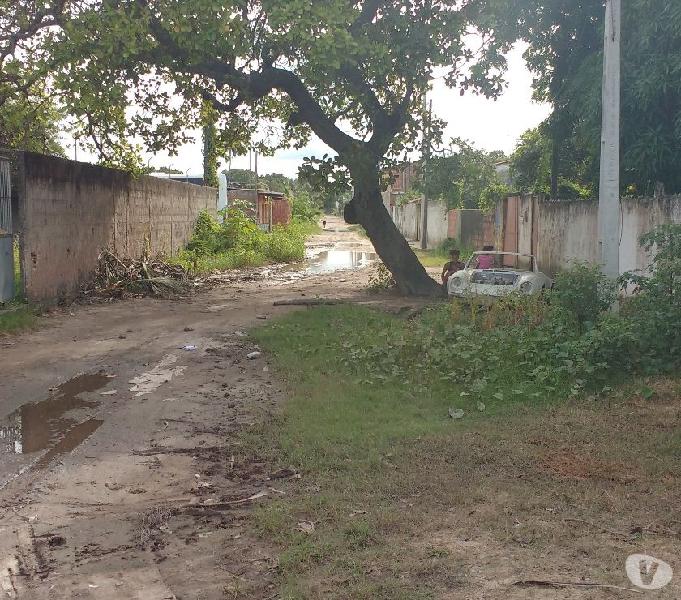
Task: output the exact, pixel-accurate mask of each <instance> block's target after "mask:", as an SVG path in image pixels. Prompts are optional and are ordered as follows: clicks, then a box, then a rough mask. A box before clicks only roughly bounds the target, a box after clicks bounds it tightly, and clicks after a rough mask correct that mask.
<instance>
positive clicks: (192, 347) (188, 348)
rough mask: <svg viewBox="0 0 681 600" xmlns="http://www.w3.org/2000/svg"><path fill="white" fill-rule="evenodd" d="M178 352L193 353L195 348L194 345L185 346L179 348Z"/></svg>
mask: <svg viewBox="0 0 681 600" xmlns="http://www.w3.org/2000/svg"><path fill="white" fill-rule="evenodd" d="M180 350H186V351H187V352H194V350H196V346H195V345H194V344H187V345H186V346H181V347H180Z"/></svg>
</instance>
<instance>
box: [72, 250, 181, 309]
mask: <svg viewBox="0 0 681 600" xmlns="http://www.w3.org/2000/svg"><path fill="white" fill-rule="evenodd" d="M192 287H193V280H192V278H191V276H190V275H189V273H188V272H187V271H186V270H185V269H184V267H182V266H180V265H175V264H171V263H168V262H166V261H165V260H163V259H162V258H160V257H156V258H151V257H149V256H148V255H147V254H146V253H145V254H144V255H142V257H140V258H137V259H132V258H121V257H118V256H116V255H115V254H113V253H112V252H110V251H109V250H104V251H103V252H101V253H100V255H99V257H98V261H97V269H96V271H95V273H94V277H93V278H92V280H91V281H90V282H89V283H88V284H86V285H85V286H83V288H82V290H81V296H82V297H85V298H98V299H118V298H128V297H132V296H154V297H161V298H170V297H175V296H181V295H184V294H186V293H188V292H189V291H190V290H191V288H192Z"/></svg>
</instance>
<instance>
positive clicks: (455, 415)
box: [449, 408, 465, 419]
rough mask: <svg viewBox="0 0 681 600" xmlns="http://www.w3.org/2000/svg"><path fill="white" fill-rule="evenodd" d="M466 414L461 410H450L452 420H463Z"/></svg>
mask: <svg viewBox="0 0 681 600" xmlns="http://www.w3.org/2000/svg"><path fill="white" fill-rule="evenodd" d="M464 414H465V413H464V412H463V410H461V409H460V408H450V409H449V416H450V418H452V419H463V416H464Z"/></svg>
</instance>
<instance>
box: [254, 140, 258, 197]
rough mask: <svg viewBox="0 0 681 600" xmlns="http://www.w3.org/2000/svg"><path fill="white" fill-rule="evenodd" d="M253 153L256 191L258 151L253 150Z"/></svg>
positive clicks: (256, 187) (256, 186)
mask: <svg viewBox="0 0 681 600" xmlns="http://www.w3.org/2000/svg"><path fill="white" fill-rule="evenodd" d="M254 152H255V189H256V191H257V189H258V150H257V149H256V150H254Z"/></svg>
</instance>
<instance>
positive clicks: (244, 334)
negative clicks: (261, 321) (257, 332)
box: [234, 331, 248, 338]
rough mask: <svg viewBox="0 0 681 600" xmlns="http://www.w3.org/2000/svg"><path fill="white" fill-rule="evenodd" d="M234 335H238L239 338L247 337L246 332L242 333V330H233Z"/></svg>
mask: <svg viewBox="0 0 681 600" xmlns="http://www.w3.org/2000/svg"><path fill="white" fill-rule="evenodd" d="M234 335H235V336H236V337H240V338H245V337H248V334H247V333H244V332H243V331H235V332H234Z"/></svg>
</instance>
